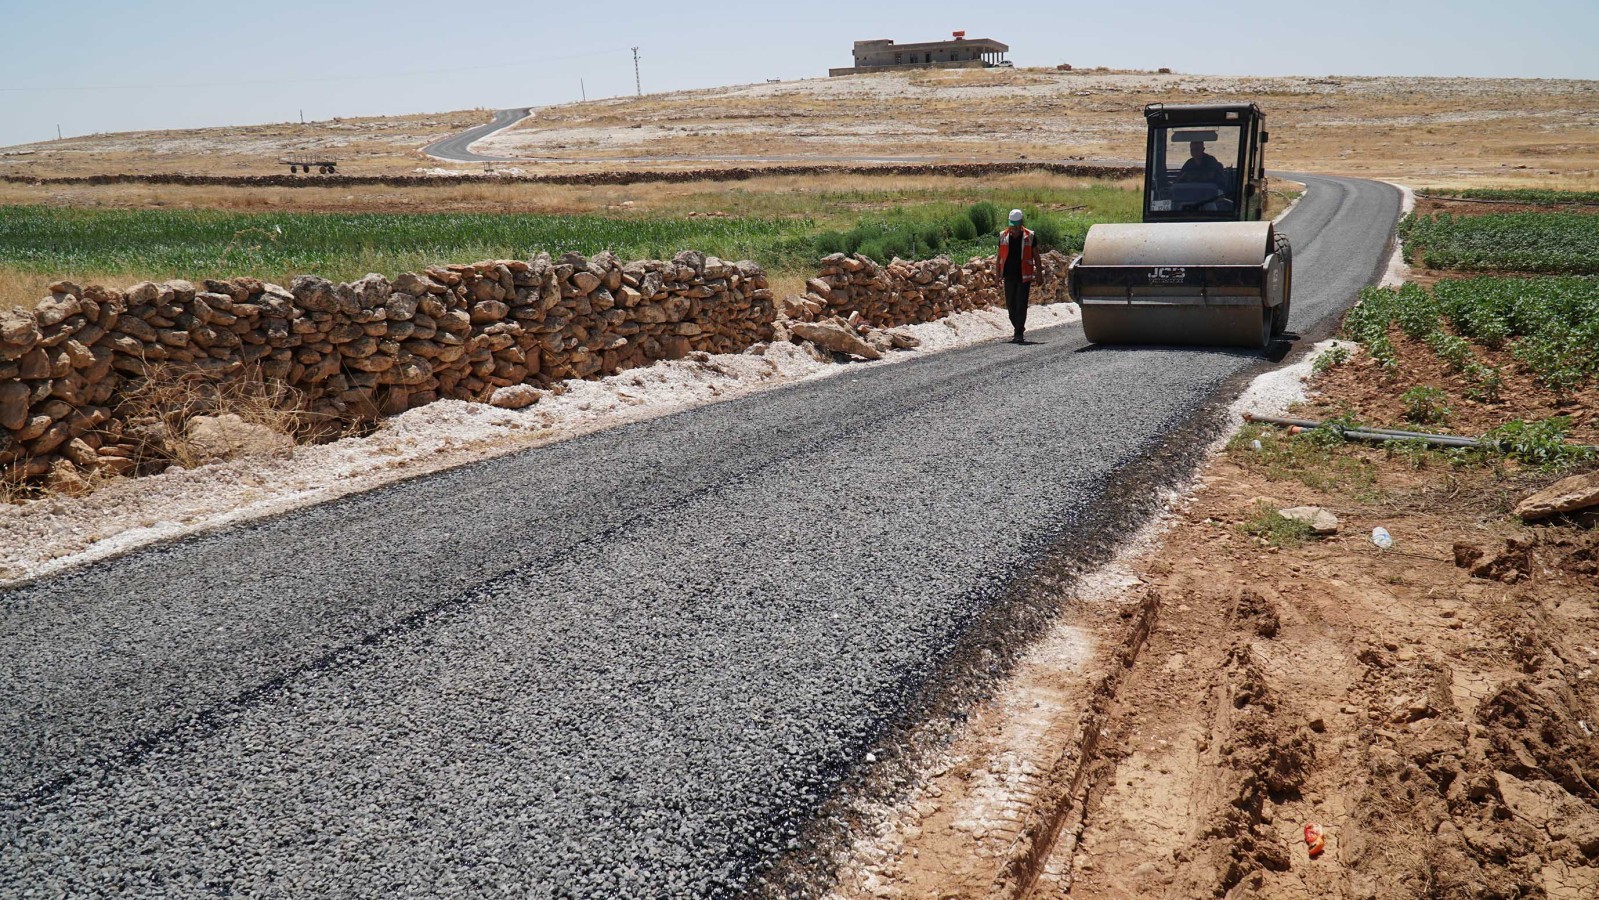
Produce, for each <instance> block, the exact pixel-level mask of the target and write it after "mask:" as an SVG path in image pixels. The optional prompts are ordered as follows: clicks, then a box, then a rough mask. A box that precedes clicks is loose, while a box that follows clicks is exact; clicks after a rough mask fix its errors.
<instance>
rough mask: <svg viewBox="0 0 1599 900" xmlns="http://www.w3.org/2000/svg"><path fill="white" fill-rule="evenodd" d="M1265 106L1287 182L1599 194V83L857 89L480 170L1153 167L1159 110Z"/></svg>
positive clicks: (602, 116)
mask: <svg viewBox="0 0 1599 900" xmlns="http://www.w3.org/2000/svg"><path fill="white" fill-rule="evenodd" d="M1240 100H1254V101H1255V102H1258V103H1259V104H1261V106H1262V107H1264V108H1265V109H1266V111H1267V113H1268V121H1269V122H1270V125H1271V132H1272V145H1271V153H1270V159H1271V162H1272V165H1273V166H1275V167H1278V168H1282V169H1289V170H1304V171H1313V172H1337V173H1341V174H1346V175H1367V176H1371V177H1379V178H1404V179H1407V180H1408V181H1410V182H1411V183H1414V184H1418V185H1427V184H1431V183H1433V182H1434V180H1435V179H1446V180H1448V181H1450V182H1451V183H1453V182H1458V181H1461V180H1467V181H1472V182H1477V181H1481V182H1483V183H1488V182H1490V181H1491V182H1494V183H1501V182H1502V183H1507V184H1514V183H1518V182H1520V181H1522V180H1525V179H1529V178H1537V179H1540V180H1542V181H1543V182H1545V183H1547V181H1548V179H1549V177H1550V176H1551V175H1553V176H1556V177H1558V178H1564V179H1571V180H1572V181H1574V182H1581V183H1587V182H1592V181H1593V180H1595V179H1599V82H1585V81H1556V80H1534V79H1464V78H1401V77H1381V78H1370V77H1342V76H1328V77H1308V76H1295V77H1251V78H1246V77H1230V76H1213V75H1185V74H1172V75H1161V74H1154V73H1126V72H1096V71H1086V70H1085V71H1073V72H1059V71H1055V70H1051V69H1018V70H1003V69H988V70H981V69H978V70H971V69H964V70H962V69H951V70H926V71H918V72H912V73H892V74H880V75H857V76H849V77H844V78H832V79H812V80H805V81H794V82H784V83H780V84H761V85H750V86H744V87H737V88H726V89H718V90H707V91H695V92H687V93H681V94H666V95H651V96H647V97H644V98H642V99H633V98H626V99H619V100H609V101H597V102H593V103H587V104H569V105H565V106H558V107H549V108H545V109H541V110H538V111H537V112H536V115H535V116H534V117H533V118H532V119H529V120H527V121H525V122H523V123H522V124H521V125H519V126H517V127H516V128H513V129H511V130H509V131H506V132H503V133H501V134H500V135H497V136H495V137H493V138H490V139H489V140H487V141H484V142H482V143H481V144H479V145H478V148H477V149H478V150H479V152H493V153H503V154H506V155H533V156H540V157H556V158H569V159H578V158H603V157H614V158H631V157H644V158H651V157H653V158H661V157H671V156H694V155H807V154H812V155H824V154H834V155H870V154H883V155H915V154H926V155H933V156H947V157H951V158H963V159H964V158H973V159H993V160H1014V159H1016V158H1018V157H1020V156H1026V157H1027V158H1030V159H1060V158H1063V157H1085V158H1113V159H1117V158H1119V159H1141V158H1142V157H1143V134H1144V124H1143V119H1142V116H1141V115H1139V111H1140V109H1141V108H1142V106H1143V104H1145V103H1149V102H1179V103H1181V102H1187V103H1205V102H1211V103H1215V102H1237V101H1240Z"/></svg>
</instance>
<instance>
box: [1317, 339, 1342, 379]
mask: <svg viewBox="0 0 1599 900" xmlns="http://www.w3.org/2000/svg"><path fill="white" fill-rule="evenodd" d="M1346 362H1349V348H1348V347H1345V346H1344V345H1342V344H1339V345H1338V346H1336V347H1329V348H1328V349H1327V352H1326V353H1323V354H1322V355H1320V356H1318V357H1316V361H1315V362H1314V363H1312V364H1311V367H1310V370H1311V371H1312V372H1314V373H1315V374H1317V375H1325V374H1327V373H1328V372H1331V371H1332V370H1333V369H1336V368H1338V367H1339V366H1341V365H1343V364H1344V363H1346Z"/></svg>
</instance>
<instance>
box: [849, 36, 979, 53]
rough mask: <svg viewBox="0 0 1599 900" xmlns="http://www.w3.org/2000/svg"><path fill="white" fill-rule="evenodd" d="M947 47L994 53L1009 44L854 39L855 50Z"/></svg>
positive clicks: (966, 39) (966, 40)
mask: <svg viewBox="0 0 1599 900" xmlns="http://www.w3.org/2000/svg"><path fill="white" fill-rule="evenodd" d="M948 47H977V48H978V49H981V50H990V51H993V52H996V53H1009V52H1010V45H1009V44H1001V43H1000V42H999V41H996V40H992V39H990V38H964V39H961V40H948V41H923V42H922V43H919V44H896V43H894V42H893V41H890V40H875V41H856V42H855V49H856V50H887V49H890V48H892V49H894V50H942V49H945V48H948Z"/></svg>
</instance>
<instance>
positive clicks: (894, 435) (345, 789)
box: [0, 178, 1399, 897]
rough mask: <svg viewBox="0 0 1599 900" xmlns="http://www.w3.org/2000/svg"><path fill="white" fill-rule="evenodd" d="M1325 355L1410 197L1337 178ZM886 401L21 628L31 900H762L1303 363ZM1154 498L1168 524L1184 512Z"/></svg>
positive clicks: (10, 755) (634, 433)
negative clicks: (1253, 401) (1239, 409)
mask: <svg viewBox="0 0 1599 900" xmlns="http://www.w3.org/2000/svg"><path fill="white" fill-rule="evenodd" d="M1306 180H1307V181H1309V182H1310V184H1311V192H1310V194H1309V195H1308V196H1307V197H1306V199H1305V200H1304V201H1303V202H1302V203H1301V204H1300V206H1299V208H1298V209H1297V210H1296V211H1295V212H1294V213H1293V214H1292V215H1291V216H1290V217H1289V218H1288V220H1287V222H1286V223H1285V226H1284V227H1285V228H1286V229H1287V231H1288V232H1289V233H1290V235H1291V236H1292V238H1293V240H1294V242H1295V246H1296V250H1297V252H1296V258H1295V262H1296V267H1295V274H1296V279H1295V280H1296V294H1295V302H1294V321H1293V322H1292V323H1291V324H1292V327H1293V328H1294V329H1296V330H1298V331H1300V332H1303V333H1315V332H1317V331H1318V330H1325V328H1327V327H1328V326H1329V324H1330V321H1331V317H1333V316H1334V315H1335V314H1336V313H1337V312H1338V311H1339V310H1340V309H1341V308H1342V307H1344V306H1345V305H1346V304H1347V303H1349V302H1350V301H1351V300H1352V299H1353V297H1354V295H1355V293H1356V291H1357V290H1358V289H1359V288H1360V287H1361V286H1362V285H1364V284H1366V283H1367V282H1368V281H1369V280H1370V279H1371V278H1372V277H1373V275H1374V273H1375V272H1376V271H1377V270H1378V269H1379V267H1380V266H1381V264H1382V263H1383V261H1384V258H1385V251H1386V248H1387V245H1388V242H1389V238H1390V234H1391V230H1392V226H1393V223H1394V220H1395V218H1396V215H1397V212H1398V204H1399V197H1398V193H1397V192H1396V191H1395V190H1393V189H1392V188H1389V187H1387V186H1384V185H1379V184H1375V183H1372V182H1361V181H1348V180H1339V179H1330V178H1307V179H1306ZM1036 339H1037V340H1038V341H1039V343H1038V344H1035V345H1033V346H1023V347H1018V346H1014V345H1010V344H988V345H983V346H978V347H973V348H969V349H966V350H961V351H954V352H950V353H945V354H940V355H935V356H930V357H926V358H922V359H919V360H916V361H912V362H907V363H903V364H900V365H895V366H888V367H880V368H873V369H862V370H860V371H858V372H855V373H846V374H842V375H840V376H838V377H835V378H831V379H824V380H821V381H817V382H811V383H806V384H803V385H799V386H796V387H792V388H788V389H784V390H780V391H775V392H771V393H767V394H764V395H761V396H757V397H752V398H749V399H745V400H740V401H734V402H729V403H725V404H720V405H716V406H709V407H704V408H701V409H697V410H693V411H689V412H684V413H681V414H678V415H673V416H670V417H667V418H663V419H659V420H655V421H651V422H644V423H639V424H635V425H630V426H626V427H622V428H618V429H615V430H612V431H608V432H604V433H600V434H595V435H592V436H589V437H586V438H582V439H579V440H574V441H570V442H566V443H562V444H557V445H554V446H550V447H547V448H543V449H539V450H534V451H529V452H525V453H520V454H517V455H514V456H510V457H505V458H501V459H496V460H491V461H488V462H484V463H480V464H476V465H472V466H467V467H464V468H461V469H457V470H453V471H450V472H446V473H442V474H439V475H436V476H432V477H427V478H423V479H419V480H416V481H411V482H407V483H404V484H398V485H395V486H392V487H389V488H384V489H382V490H377V491H373V492H371V493H368V494H363V495H360V496H355V497H351V498H347V499H345V500H341V501H338V502H335V503H330V504H326V505H323V506H319V507H316V508H313V509H308V510H304V511H302V512H298V513H294V514H292V515H288V516H285V517H282V518H277V519H273V520H268V521H263V522H259V523H256V524H252V525H247V526H242V527H236V528H230V529H228V530H226V531H223V532H221V533H217V534H214V535H210V536H205V537H198V538H194V539H189V540H185V541H180V542H177V543H173V544H169V545H164V546H159V547H155V548H151V549H148V550H145V551H141V552H137V553H133V554H130V555H128V556H125V557H122V558H119V559H115V560H111V561H107V562H104V563H100V564H98V565H95V566H92V567H90V568H87V569H85V570H82V571H79V572H77V573H73V574H66V575H62V576H58V577H52V578H49V579H46V580H44V581H40V582H37V583H35V584H32V585H27V586H23V587H20V588H16V589H13V590H11V591H9V592H0V660H3V662H0V673H3V675H0V737H3V743H0V895H5V896H18V895H24V896H25V895H26V890H27V889H28V888H30V887H31V888H34V889H36V890H37V891H39V892H40V894H41V895H49V896H57V895H71V896H103V895H110V894H116V895H117V896H130V897H137V896H148V897H155V896H195V895H205V894H208V893H231V894H233V895H242V894H249V895H277V896H307V895H318V896H365V897H396V896H452V895H469V896H487V895H499V894H511V895H518V896H535V897H662V896H723V895H728V894H733V893H736V892H737V891H738V889H739V888H740V887H741V886H743V885H745V884H746V883H747V881H748V879H749V878H750V876H751V873H752V872H754V871H755V870H756V869H757V868H758V867H759V866H761V865H762V864H763V863H765V862H769V861H770V860H772V859H773V858H774V857H775V856H777V855H779V854H781V852H782V851H783V850H784V849H785V848H787V847H788V846H789V845H790V842H791V841H792V840H793V838H794V835H795V834H796V832H797V830H798V829H800V828H801V827H802V826H803V825H804V824H805V823H806V821H807V818H808V816H809V815H810V814H811V813H812V812H813V811H814V810H815V809H816V808H817V806H818V802H819V801H820V800H821V799H822V798H825V797H827V796H830V795H831V794H832V793H833V792H834V791H835V789H836V786H837V785H838V783H839V781H840V779H841V778H843V777H844V776H845V775H846V774H847V773H849V772H850V771H851V770H852V769H853V768H854V767H855V766H856V765H857V764H858V762H859V760H861V759H862V757H863V756H864V754H865V753H866V751H867V750H868V749H869V748H870V747H871V746H872V745H873V741H874V740H875V739H877V737H878V736H880V735H881V734H882V733H883V729H884V728H885V726H886V725H887V724H888V723H889V722H891V721H893V720H894V719H895V717H896V716H898V715H899V714H900V713H902V712H903V710H904V709H905V705H906V703H907V700H908V698H911V697H912V696H914V695H915V694H916V693H917V692H918V689H919V688H920V687H921V686H922V684H923V682H924V679H926V678H927V676H928V675H929V673H931V672H933V671H935V670H936V669H938V668H939V667H940V666H941V665H942V664H943V663H945V662H946V661H947V659H948V658H949V656H950V654H951V652H952V648H953V647H955V646H956V645H957V643H958V642H959V641H961V640H962V639H963V638H965V637H968V636H969V634H970V632H971V631H972V630H973V628H974V627H975V626H974V624H973V623H974V622H976V621H977V619H978V616H979V615H980V614H982V613H984V612H985V611H991V610H992V609H993V608H994V607H995V605H996V604H999V603H1001V602H1002V601H1004V600H1005V598H1007V597H1015V596H1017V595H1018V593H1019V592H1022V591H1023V590H1024V585H1025V583H1026V581H1027V579H1028V578H1029V576H1030V575H1031V574H1033V573H1035V572H1036V571H1037V568H1036V567H1037V566H1039V565H1040V560H1041V559H1044V558H1045V557H1046V555H1048V556H1050V557H1051V558H1053V557H1058V556H1060V555H1061V554H1065V555H1067V556H1069V555H1070V554H1071V553H1072V552H1074V548H1077V547H1080V546H1083V547H1086V546H1089V545H1090V544H1091V543H1092V542H1093V540H1094V539H1095V538H1098V537H1102V536H1104V535H1105V534H1106V533H1108V532H1114V531H1116V530H1118V529H1122V528H1126V527H1128V522H1127V521H1126V518H1127V517H1126V516H1125V515H1123V514H1121V513H1120V511H1121V510H1124V509H1126V508H1127V507H1125V506H1123V505H1122V504H1121V503H1109V502H1105V492H1106V491H1107V490H1108V488H1109V486H1111V485H1112V484H1113V482H1116V481H1117V479H1118V476H1119V475H1120V476H1122V477H1125V475H1126V473H1127V472H1128V471H1130V468H1129V467H1137V465H1138V464H1139V461H1140V460H1142V459H1147V458H1148V457H1149V456H1150V454H1152V453H1154V452H1156V451H1157V450H1159V449H1160V448H1162V447H1163V446H1169V445H1170V442H1171V441H1172V440H1174V435H1176V436H1177V437H1181V436H1182V435H1185V434H1188V433H1189V429H1190V428H1191V427H1192V426H1193V423H1194V421H1195V420H1196V418H1198V419H1207V418H1208V414H1206V413H1205V412H1204V411H1205V410H1207V409H1212V408H1214V405H1215V403H1216V402H1217V401H1218V400H1219V399H1225V398H1226V396H1227V395H1228V394H1229V393H1230V392H1231V391H1233V390H1234V389H1235V388H1236V387H1237V386H1238V385H1239V384H1240V383H1241V381H1242V379H1243V378H1245V377H1247V376H1249V375H1251V374H1253V373H1257V372H1260V371H1263V370H1264V369H1265V368H1267V367H1268V366H1269V365H1271V364H1270V363H1269V362H1265V361H1262V360H1261V359H1260V358H1258V357H1255V356H1251V355H1248V354H1242V353H1230V352H1219V351H1207V350H1173V349H1090V348H1087V347H1085V345H1084V341H1083V339H1082V334H1081V331H1080V330H1079V329H1077V328H1075V327H1061V328H1056V329H1052V330H1049V331H1044V332H1040V333H1039V334H1038V335H1037V336H1036ZM1141 487H1143V488H1145V489H1149V488H1151V487H1152V485H1150V483H1149V481H1148V480H1145V481H1142V482H1141Z"/></svg>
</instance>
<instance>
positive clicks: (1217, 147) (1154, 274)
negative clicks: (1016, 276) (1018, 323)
mask: <svg viewBox="0 0 1599 900" xmlns="http://www.w3.org/2000/svg"><path fill="white" fill-rule="evenodd" d="M1144 119H1145V120H1146V121H1147V123H1148V126H1149V139H1148V143H1147V145H1146V151H1145V156H1144V195H1143V205H1144V213H1143V224H1140V225H1095V226H1093V227H1092V228H1090V229H1089V230H1088V237H1087V239H1086V240H1085V241H1084V242H1083V255H1082V256H1080V257H1078V258H1077V260H1075V261H1074V262H1073V263H1072V266H1071V270H1070V272H1069V273H1068V276H1067V286H1068V287H1067V290H1068V291H1069V293H1070V295H1071V298H1072V299H1073V300H1075V301H1076V302H1077V303H1078V305H1079V306H1081V308H1082V312H1083V333H1084V335H1086V336H1087V338H1088V340H1090V341H1092V342H1093V343H1096V344H1187V345H1202V346H1221V347H1251V348H1264V347H1266V346H1267V345H1269V344H1270V343H1271V342H1272V340H1273V339H1275V338H1276V337H1277V336H1278V335H1281V334H1282V333H1283V331H1284V329H1286V328H1287V326H1288V308H1289V300H1290V295H1291V293H1292V289H1293V251H1292V249H1291V248H1290V247H1289V244H1288V237H1287V236H1286V235H1284V234H1282V233H1280V232H1279V231H1277V229H1275V228H1274V227H1272V223H1271V222H1270V221H1263V219H1264V210H1265V206H1266V162H1265V153H1264V150H1265V145H1266V140H1267V133H1266V117H1265V115H1264V114H1263V113H1262V112H1261V111H1260V107H1258V106H1256V105H1255V104H1253V103H1243V104H1238V103H1231V104H1205V105H1181V106H1179V105H1173V104H1165V103H1152V104H1150V105H1149V106H1146V107H1145V108H1144Z"/></svg>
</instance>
